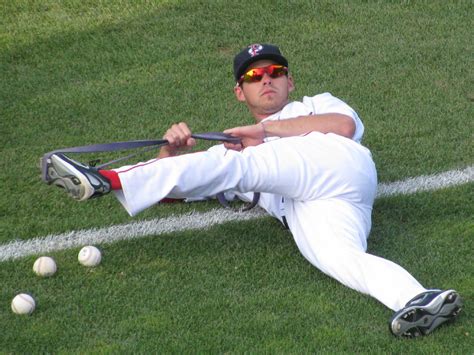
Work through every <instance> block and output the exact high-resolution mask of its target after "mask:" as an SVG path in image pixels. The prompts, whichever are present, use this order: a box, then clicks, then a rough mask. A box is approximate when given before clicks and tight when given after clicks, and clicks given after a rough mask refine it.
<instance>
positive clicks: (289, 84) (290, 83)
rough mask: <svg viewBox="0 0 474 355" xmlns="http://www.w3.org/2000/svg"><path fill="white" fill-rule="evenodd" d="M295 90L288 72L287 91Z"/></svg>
mask: <svg viewBox="0 0 474 355" xmlns="http://www.w3.org/2000/svg"><path fill="white" fill-rule="evenodd" d="M293 90H295V83H294V81H293V76H292V75H291V74H288V92H292V91H293Z"/></svg>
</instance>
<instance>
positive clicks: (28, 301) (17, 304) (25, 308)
mask: <svg viewBox="0 0 474 355" xmlns="http://www.w3.org/2000/svg"><path fill="white" fill-rule="evenodd" d="M35 307H36V303H35V300H34V299H33V297H31V296H30V295H28V294H26V293H20V294H18V295H16V296H15V297H14V298H13V300H12V311H13V312H14V313H16V314H31V313H32V312H33V311H34V310H35Z"/></svg>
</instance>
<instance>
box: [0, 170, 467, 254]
mask: <svg viewBox="0 0 474 355" xmlns="http://www.w3.org/2000/svg"><path fill="white" fill-rule="evenodd" d="M473 181H474V166H470V167H467V168H465V169H461V170H452V171H447V172H444V173H440V174H435V175H427V176H419V177H415V178H409V179H405V180H402V181H396V182H392V183H382V184H379V186H378V193H377V197H378V198H380V197H387V196H393V195H399V194H405V195H407V194H412V193H416V192H421V191H432V190H437V189H442V188H446V187H451V186H457V185H461V184H465V183H470V182H473ZM265 215H266V214H265V213H264V212H263V211H262V210H261V209H258V208H256V209H254V210H252V211H248V212H244V213H240V212H235V211H232V210H227V209H222V208H218V209H213V210H211V211H208V212H204V213H197V212H192V213H188V214H184V215H180V216H172V217H168V218H163V219H158V218H156V219H152V220H150V221H140V222H133V223H128V224H122V225H115V226H110V227H106V228H100V229H89V230H80V231H71V232H68V233H63V234H59V235H49V236H46V237H39V238H35V239H31V240H28V241H15V242H10V243H7V244H5V245H2V246H0V261H7V260H12V259H18V258H21V257H25V256H29V255H35V254H41V253H48V252H53V251H58V250H65V249H70V248H75V247H79V246H83V245H87V244H102V243H112V242H116V241H120V240H127V239H136V238H142V237H146V236H151V235H161V234H167V233H174V232H180V231H186V230H193V229H207V228H211V227H212V226H214V225H216V224H221V223H226V222H231V221H236V220H240V221H245V220H251V219H255V218H259V217H262V216H265Z"/></svg>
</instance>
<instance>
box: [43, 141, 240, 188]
mask: <svg viewBox="0 0 474 355" xmlns="http://www.w3.org/2000/svg"><path fill="white" fill-rule="evenodd" d="M191 137H193V138H195V139H203V140H208V141H221V142H229V143H234V144H237V143H240V138H237V137H233V136H231V135H230V134H226V133H221V132H206V133H194V134H192V135H191ZM168 143H169V142H168V141H167V140H166V139H156V140H137V141H126V142H113V143H104V144H91V145H84V146H79V147H71V148H61V149H56V150H53V151H51V152H48V153H46V154H44V155H43V157H42V158H41V177H42V179H43V181H45V182H48V174H47V169H48V161H49V159H50V158H51V155H53V154H57V153H99V152H114V151H119V150H130V149H137V148H144V147H153V148H158V147H161V146H164V145H167V144H168ZM136 154H137V153H136ZM136 154H131V155H128V156H126V157H122V158H119V159H116V160H113V161H111V162H108V163H105V164H102V165H100V166H99V167H98V168H103V167H105V166H107V165H110V164H112V163H115V162H118V161H121V160H124V159H128V158H130V157H132V156H134V155H136Z"/></svg>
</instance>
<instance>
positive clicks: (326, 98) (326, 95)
mask: <svg viewBox="0 0 474 355" xmlns="http://www.w3.org/2000/svg"><path fill="white" fill-rule="evenodd" d="M308 100H311V101H320V102H325V101H330V100H340V99H338V98H337V97H336V96H334V95H333V94H331V93H330V92H323V93H320V94H316V95H313V96H304V97H303V102H305V101H308Z"/></svg>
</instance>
